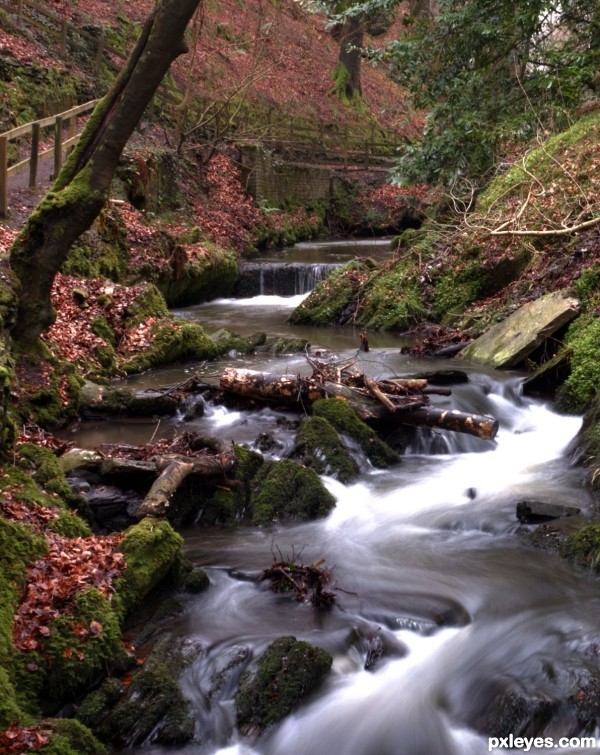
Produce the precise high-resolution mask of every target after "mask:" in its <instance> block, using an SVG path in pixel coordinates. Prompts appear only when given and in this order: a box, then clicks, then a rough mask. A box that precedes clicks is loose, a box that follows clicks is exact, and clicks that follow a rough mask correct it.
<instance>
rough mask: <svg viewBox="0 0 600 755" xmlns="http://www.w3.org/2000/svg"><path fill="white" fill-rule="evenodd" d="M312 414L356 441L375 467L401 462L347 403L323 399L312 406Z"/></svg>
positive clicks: (383, 467)
mask: <svg viewBox="0 0 600 755" xmlns="http://www.w3.org/2000/svg"><path fill="white" fill-rule="evenodd" d="M312 412H313V414H314V415H315V416H316V417H323V418H325V419H326V420H327V421H328V422H329V423H330V424H331V425H333V427H335V429H336V430H337V431H338V432H340V433H343V434H344V435H347V436H348V437H350V438H352V440H354V441H356V443H358V444H359V446H360V447H361V449H362V450H363V452H364V453H365V455H366V457H367V458H368V459H369V461H370V462H371V464H372V465H373V466H374V467H377V468H378V469H386V468H387V467H391V466H392V465H394V464H397V463H398V462H399V461H400V455H399V454H398V453H397V452H396V451H394V449H392V448H390V446H388V445H387V443H384V442H383V441H382V440H381V438H379V436H378V435H377V433H376V432H375V430H373V428H372V427H369V425H367V424H366V422H363V421H362V420H361V419H360V418H359V417H358V415H357V414H356V412H355V411H354V409H352V407H351V406H350V405H349V404H348V402H347V401H340V400H335V399H321V400H320V401H315V403H314V404H313V405H312Z"/></svg>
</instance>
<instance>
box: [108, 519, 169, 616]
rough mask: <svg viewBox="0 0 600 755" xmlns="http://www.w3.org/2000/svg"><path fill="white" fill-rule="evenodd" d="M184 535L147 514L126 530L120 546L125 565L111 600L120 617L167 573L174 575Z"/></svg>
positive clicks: (164, 577)
mask: <svg viewBox="0 0 600 755" xmlns="http://www.w3.org/2000/svg"><path fill="white" fill-rule="evenodd" d="M182 545H183V539H182V538H181V535H179V534H178V533H177V532H175V530H174V529H173V528H172V527H171V525H170V524H169V523H168V522H167V521H164V520H157V519H153V518H152V517H147V518H146V519H143V520H142V521H141V522H139V523H138V524H134V525H133V526H132V527H130V528H129V529H128V530H127V531H126V532H125V537H124V539H123V541H122V542H121V543H120V546H119V549H120V550H121V552H122V553H123V554H124V555H125V561H126V563H127V568H126V569H125V570H124V571H123V573H122V574H121V576H120V577H119V578H118V579H117V580H116V581H115V589H116V592H115V595H114V598H113V603H114V605H115V609H116V610H117V611H118V613H119V616H120V617H121V619H122V620H123V619H124V618H125V617H126V616H127V615H128V614H130V613H131V612H132V611H133V610H134V609H135V608H137V607H138V606H139V605H140V604H141V602H142V601H143V600H144V598H145V597H146V596H147V595H148V594H149V593H150V592H151V591H152V590H153V589H154V588H155V587H156V586H157V585H158V584H160V583H161V582H162V581H163V580H164V579H166V578H167V577H169V575H175V574H176V573H177V571H178V569H179V566H180V562H181V558H182V550H181V548H182Z"/></svg>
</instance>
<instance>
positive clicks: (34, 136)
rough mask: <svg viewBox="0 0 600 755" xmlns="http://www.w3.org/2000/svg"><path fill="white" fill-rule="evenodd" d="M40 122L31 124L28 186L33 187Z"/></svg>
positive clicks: (35, 181) (38, 147)
mask: <svg viewBox="0 0 600 755" xmlns="http://www.w3.org/2000/svg"><path fill="white" fill-rule="evenodd" d="M40 131H41V129H40V124H39V123H34V124H32V126H31V159H30V161H29V186H30V187H31V188H33V187H34V186H35V185H36V183H37V168H38V152H39V149H40Z"/></svg>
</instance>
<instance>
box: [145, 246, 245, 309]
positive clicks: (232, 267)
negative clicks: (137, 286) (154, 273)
mask: <svg viewBox="0 0 600 755" xmlns="http://www.w3.org/2000/svg"><path fill="white" fill-rule="evenodd" d="M236 278H237V258H236V255H235V252H234V251H233V250H231V249H223V248H222V247H219V246H216V245H215V244H211V243H210V242H207V241H204V242H203V243H197V244H178V245H176V246H175V248H174V250H173V252H172V254H171V257H170V261H169V265H168V266H165V267H164V268H162V269H161V271H160V275H159V276H158V278H157V280H156V284H157V286H158V288H159V289H160V291H161V292H162V294H163V296H164V297H165V300H166V302H167V304H168V305H169V306H170V307H182V306H185V305H187V304H199V303H200V302H203V301H207V300H209V299H216V298H218V297H220V296H229V295H230V294H231V292H232V291H233V286H234V283H235V279H236Z"/></svg>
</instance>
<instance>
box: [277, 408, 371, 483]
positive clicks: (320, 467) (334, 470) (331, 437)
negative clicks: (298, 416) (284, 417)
mask: <svg viewBox="0 0 600 755" xmlns="http://www.w3.org/2000/svg"><path fill="white" fill-rule="evenodd" d="M335 403H338V402H335ZM339 403H341V402H339ZM290 458H292V459H296V460H298V461H300V462H301V463H302V464H304V465H305V466H307V467H310V468H311V469H314V470H315V471H316V472H317V473H318V474H325V475H329V476H330V477H335V478H336V479H337V480H340V482H344V483H347V482H350V480H353V479H354V478H355V477H357V475H358V466H357V464H356V462H355V461H354V460H353V459H352V457H351V456H350V454H349V453H348V449H347V448H346V446H345V445H344V443H343V442H342V440H341V438H340V437H339V435H338V434H337V432H336V430H335V428H334V427H333V425H332V424H331V423H330V422H329V421H328V420H326V419H325V418H324V417H310V418H309V419H307V420H305V421H304V422H302V424H301V425H300V429H299V430H298V435H297V436H296V442H295V444H294V448H293V449H292V451H291V453H290Z"/></svg>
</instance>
